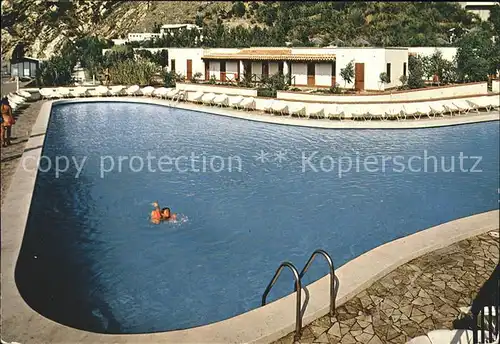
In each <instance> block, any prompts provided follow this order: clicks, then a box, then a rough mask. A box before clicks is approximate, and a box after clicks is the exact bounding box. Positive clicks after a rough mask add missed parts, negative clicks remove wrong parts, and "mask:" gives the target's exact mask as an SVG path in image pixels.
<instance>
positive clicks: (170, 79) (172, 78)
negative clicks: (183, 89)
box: [163, 70, 177, 87]
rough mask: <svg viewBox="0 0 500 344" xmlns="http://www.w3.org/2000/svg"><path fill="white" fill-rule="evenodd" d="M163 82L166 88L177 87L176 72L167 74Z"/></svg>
mask: <svg viewBox="0 0 500 344" xmlns="http://www.w3.org/2000/svg"><path fill="white" fill-rule="evenodd" d="M163 81H164V82H165V87H175V83H176V81H177V75H176V74H175V71H173V70H171V71H170V72H166V73H165V77H164V78H163Z"/></svg>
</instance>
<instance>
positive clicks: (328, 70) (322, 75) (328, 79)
mask: <svg viewBox="0 0 500 344" xmlns="http://www.w3.org/2000/svg"><path fill="white" fill-rule="evenodd" d="M315 83H316V86H331V85H332V64H331V63H317V64H316V76H315Z"/></svg>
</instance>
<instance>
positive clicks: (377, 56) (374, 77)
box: [335, 48, 385, 90]
mask: <svg viewBox="0 0 500 344" xmlns="http://www.w3.org/2000/svg"><path fill="white" fill-rule="evenodd" d="M335 53H336V57H337V66H336V68H337V71H336V73H337V83H338V84H339V85H340V87H346V88H353V87H354V80H353V82H352V83H347V84H345V83H344V79H343V78H342V77H341V75H340V70H341V69H342V68H345V66H347V64H348V63H349V61H351V60H354V61H353V63H354V64H356V63H364V64H365V78H364V79H365V90H379V89H380V83H379V80H380V78H379V76H380V73H382V72H385V49H383V48H337V49H336V52H335Z"/></svg>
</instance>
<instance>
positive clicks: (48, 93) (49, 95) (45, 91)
mask: <svg viewBox="0 0 500 344" xmlns="http://www.w3.org/2000/svg"><path fill="white" fill-rule="evenodd" d="M40 95H41V96H42V99H54V98H57V95H56V94H55V93H54V90H52V89H51V88H41V89H40Z"/></svg>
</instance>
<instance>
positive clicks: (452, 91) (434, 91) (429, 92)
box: [277, 82, 488, 103]
mask: <svg viewBox="0 0 500 344" xmlns="http://www.w3.org/2000/svg"><path fill="white" fill-rule="evenodd" d="M487 85H488V84H487V83H486V82H480V83H472V84H465V85H457V86H444V87H433V88H430V89H423V90H414V91H405V92H402V91H400V92H395V93H392V94H371V95H363V96H360V95H321V94H308V93H298V92H286V91H278V94H277V98H278V99H283V100H296V101H301V100H306V101H316V102H332V103H362V102H384V101H405V100H423V99H436V98H452V97H461V96H472V95H485V94H487V93H488V88H487Z"/></svg>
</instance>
